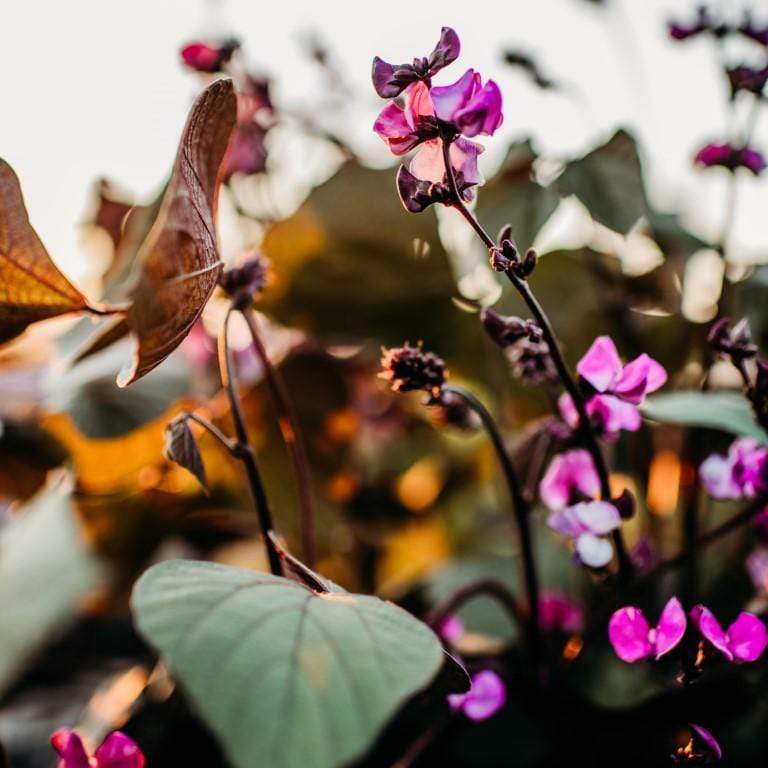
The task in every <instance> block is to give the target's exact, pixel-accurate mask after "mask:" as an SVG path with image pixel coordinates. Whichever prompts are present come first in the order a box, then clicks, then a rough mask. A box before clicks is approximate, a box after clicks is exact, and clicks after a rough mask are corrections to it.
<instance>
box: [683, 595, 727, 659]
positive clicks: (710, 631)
mask: <svg viewBox="0 0 768 768" xmlns="http://www.w3.org/2000/svg"><path fill="white" fill-rule="evenodd" d="M691 621H692V622H693V623H694V624H695V625H696V627H697V629H698V630H699V632H700V633H701V635H702V637H704V639H706V640H708V641H709V642H710V643H711V644H712V645H713V646H714V647H715V648H717V650H718V651H720V653H722V654H723V656H725V658H726V659H728V661H733V653H732V652H731V649H730V648H729V647H728V637H727V636H726V634H725V631H724V630H723V628H722V627H721V626H720V622H719V621H718V620H717V619H716V618H715V615H714V614H713V613H712V611H710V610H709V608H707V607H706V606H704V605H696V606H694V607H693V608H692V609H691Z"/></svg>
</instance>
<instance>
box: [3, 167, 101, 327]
mask: <svg viewBox="0 0 768 768" xmlns="http://www.w3.org/2000/svg"><path fill="white" fill-rule="evenodd" d="M87 306H88V302H87V300H86V298H85V296H83V294H82V293H80V291H78V290H77V288H75V287H74V286H73V285H72V283H70V282H69V280H67V278H66V277H64V275H63V274H62V273H61V272H60V271H59V270H58V268H57V267H56V265H55V264H54V263H53V261H52V260H51V257H50V256H49V255H48V251H46V249H45V246H44V245H43V244H42V242H41V241H40V238H39V237H38V236H37V232H35V230H34V229H33V228H32V225H31V224H30V223H29V217H28V215H27V209H26V208H25V206H24V198H23V197H22V194H21V186H20V184H19V179H18V177H17V176H16V174H15V173H14V172H13V169H12V168H11V166H10V165H8V163H6V162H5V160H2V159H0V342H3V341H8V340H9V339H12V338H14V336H18V335H19V334H20V333H21V332H22V331H23V330H24V329H25V328H26V327H27V326H28V325H29V324H30V323H34V322H37V321H38V320H44V319H46V318H48V317H55V316H57V315H63V314H66V313H67V312H78V311H80V310H82V309H85V308H86V307H87Z"/></svg>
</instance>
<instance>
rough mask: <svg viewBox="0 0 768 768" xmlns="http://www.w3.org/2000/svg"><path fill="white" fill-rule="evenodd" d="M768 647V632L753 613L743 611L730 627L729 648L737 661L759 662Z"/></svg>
mask: <svg viewBox="0 0 768 768" xmlns="http://www.w3.org/2000/svg"><path fill="white" fill-rule="evenodd" d="M766 645H768V630H766V628H765V624H763V622H762V621H760V619H758V618H757V616H755V615H754V614H752V613H747V612H746V611H742V612H741V613H740V614H739V615H738V617H737V618H736V621H734V622H733V624H731V626H730V627H728V647H729V648H730V649H731V652H732V653H733V656H734V658H735V659H736V661H757V659H759V658H760V656H762V654H763V651H764V650H765V646H766Z"/></svg>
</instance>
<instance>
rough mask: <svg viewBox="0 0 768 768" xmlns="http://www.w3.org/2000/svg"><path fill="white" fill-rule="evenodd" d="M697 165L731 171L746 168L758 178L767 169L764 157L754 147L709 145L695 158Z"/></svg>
mask: <svg viewBox="0 0 768 768" xmlns="http://www.w3.org/2000/svg"><path fill="white" fill-rule="evenodd" d="M694 162H695V163H696V165H702V166H704V167H705V168H712V167H714V166H720V167H722V168H727V169H728V170H729V171H735V170H736V169H737V168H746V169H747V170H749V171H751V172H752V173H754V174H755V176H757V175H758V174H760V173H762V172H763V171H764V170H765V168H766V162H765V158H764V157H763V155H762V154H761V153H760V152H758V150H756V149H753V148H752V147H735V146H733V145H732V144H707V145H706V146H705V147H702V148H701V149H700V150H699V151H698V153H697V154H696V157H695V158H694Z"/></svg>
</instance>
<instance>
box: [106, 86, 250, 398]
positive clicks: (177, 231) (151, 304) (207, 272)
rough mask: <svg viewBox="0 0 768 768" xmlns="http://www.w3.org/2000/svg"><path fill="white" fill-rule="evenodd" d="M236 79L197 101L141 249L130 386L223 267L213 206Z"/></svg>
mask: <svg viewBox="0 0 768 768" xmlns="http://www.w3.org/2000/svg"><path fill="white" fill-rule="evenodd" d="M236 109H237V102H236V98H235V93H234V89H233V86H232V81H230V80H217V81H216V82H214V83H213V84H212V85H210V86H209V87H208V88H206V90H205V91H203V93H202V94H201V95H200V97H199V98H198V100H197V101H196V102H195V105H194V106H193V107H192V111H191V112H190V115H189V118H188V119H187V124H186V126H185V128H184V132H183V134H182V137H181V142H180V145H179V151H178V155H177V156H176V162H175V164H174V168H173V174H172V177H171V181H170V183H169V185H168V188H167V190H166V192H165V197H164V198H163V202H162V205H161V209H160V213H159V214H158V217H157V219H156V220H155V222H154V224H153V225H152V228H151V230H150V232H149V235H148V236H147V239H146V240H145V241H144V243H143V245H142V247H141V250H140V252H139V254H138V257H137V258H138V259H139V262H140V264H141V274H140V276H139V281H138V284H137V285H136V287H135V288H134V289H133V291H132V292H131V298H132V301H133V303H132V305H131V308H130V310H129V312H128V324H129V326H130V328H131V331H132V333H133V336H134V339H135V344H136V348H135V351H134V356H133V360H132V362H131V364H130V365H129V366H127V367H126V368H125V369H123V371H122V372H121V374H120V376H119V378H118V384H119V385H120V386H127V385H128V384H131V383H133V382H134V381H136V380H137V379H139V378H141V377H142V376H144V375H145V374H146V373H148V372H149V371H151V370H152V369H153V368H154V367H156V366H157V365H159V364H160V363H161V362H162V361H163V360H165V358H166V357H168V355H169V354H170V353H171V352H172V351H173V350H174V349H176V347H178V345H179V344H181V342H182V341H183V340H184V338H185V336H186V335H187V333H189V331H190V329H191V327H192V325H193V324H194V322H195V320H197V318H198V317H199V315H200V313H201V312H202V310H203V307H204V306H205V304H206V302H207V301H208V298H209V297H210V295H211V293H212V292H213V289H214V288H215V287H216V281H217V279H218V276H219V273H220V272H221V266H222V265H221V261H220V259H219V253H218V249H217V247H216V232H215V213H216V203H217V199H218V189H219V181H220V173H219V172H220V168H221V163H222V160H223V158H224V154H225V152H226V150H227V145H228V143H229V138H230V135H231V133H232V128H233V126H234V123H235V115H236Z"/></svg>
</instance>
